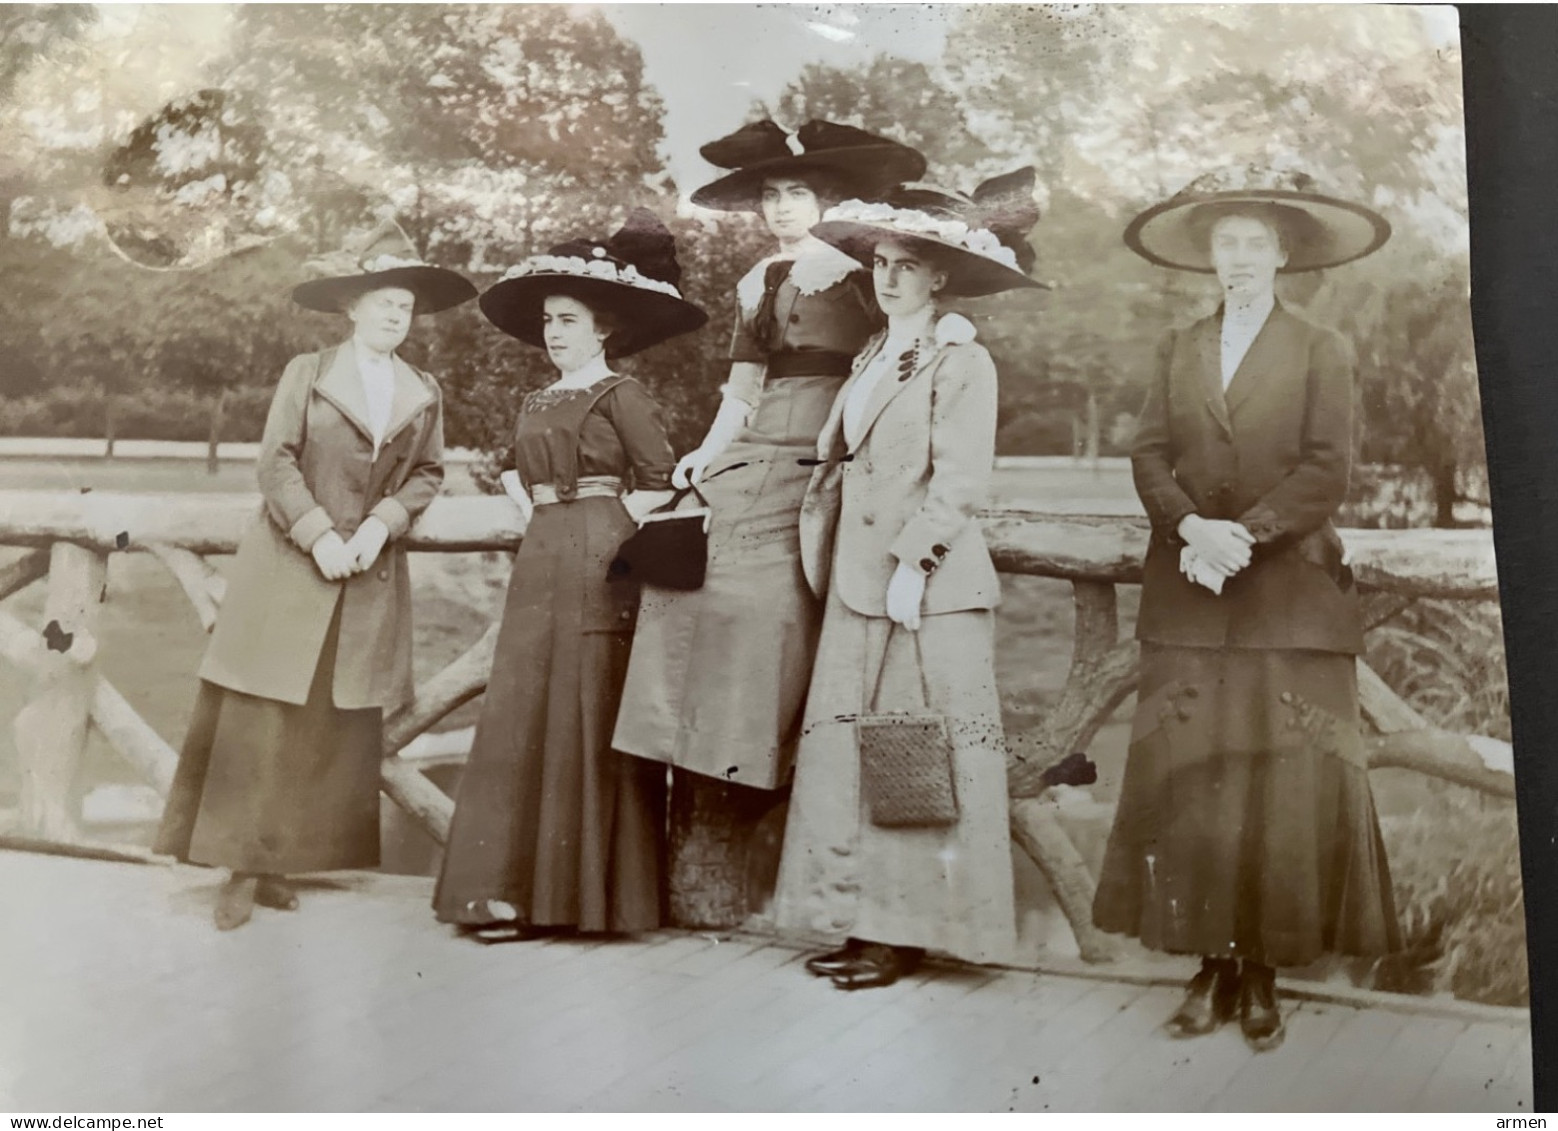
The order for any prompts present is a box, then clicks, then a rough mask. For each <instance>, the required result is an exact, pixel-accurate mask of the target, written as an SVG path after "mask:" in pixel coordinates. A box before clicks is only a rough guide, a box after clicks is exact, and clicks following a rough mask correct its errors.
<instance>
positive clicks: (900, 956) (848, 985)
mask: <svg viewBox="0 0 1558 1131" xmlns="http://www.w3.org/2000/svg"><path fill="white" fill-rule="evenodd" d="M923 957H925V952H924V951H923V950H920V949H918V948H916V947H907V946H886V945H884V944H882V943H866V944H865V945H864V946H863V947H861V949H860V953H859V954H858V955H856V957H855V960H854V961H853V962H851V963H850V964H849V965H848V966H846V967H845V968H844V969H842V970H840V971H839V972H838V973H837V974H834V975H833V984H834V985H835V986H837V987H838V988H839V989H841V990H874V989H877V988H879V987H881V986H890V985H892V984H893V983H894V982H896V981H897V980H898V979H899V978H901V977H903V976H904V975H905V974H912V973H914V972H915V971H916V970H918V969H919V967H920V959H922V958H923Z"/></svg>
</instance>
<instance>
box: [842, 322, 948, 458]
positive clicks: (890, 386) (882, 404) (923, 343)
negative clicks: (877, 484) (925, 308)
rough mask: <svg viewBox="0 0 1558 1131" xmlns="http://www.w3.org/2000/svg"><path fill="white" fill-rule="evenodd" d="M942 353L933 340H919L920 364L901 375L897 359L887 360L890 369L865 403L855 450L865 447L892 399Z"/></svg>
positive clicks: (943, 350) (936, 360) (928, 338)
mask: <svg viewBox="0 0 1558 1131" xmlns="http://www.w3.org/2000/svg"><path fill="white" fill-rule="evenodd" d="M944 352H945V347H938V346H937V345H936V344H935V340H934V339H933V338H930V337H925V338H921V339H920V363H919V365H917V366H916V367H915V368H914V370H913V372H911V373H908V374H903V375H900V374H899V372H898V364H899V363H898V359H897V358H890V359H889V364H890V368H889V369H888V371H887V372H886V373H884V374H882V378H881V380H879V381H878V382H877V383H876V388H874V389H872V390H871V399H870V400H868V401H867V402H866V411H865V415H864V416H863V417H861V419H860V442H859V443H857V444H855V445H854V446H855V447H856V448H862V447H864V446H865V442H866V440H867V438H868V437H869V436H870V435H871V429H872V428H873V427H875V426H876V421H877V418H878V417H880V416H881V415H882V411H883V410H884V409H885V408H887V406H888V405H889V404H891V403H892V401H893V398H894V397H896V396H897V395H898V394H899V393H901V392H903V390H904V389H906V388H907V387H908V386H909V383H910V382H911V381H913V380H914V379H915V378H916V377H918V376H919V375H920V374H921V373H924V372H925V371H926V370H928V369H930V368H931V367H932V366H933V365H935V364H936V363H937V362H938V361H940V360H941V355H942V354H943V353H944Z"/></svg>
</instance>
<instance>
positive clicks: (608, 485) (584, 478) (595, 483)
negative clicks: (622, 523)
mask: <svg viewBox="0 0 1558 1131" xmlns="http://www.w3.org/2000/svg"><path fill="white" fill-rule="evenodd" d="M621 494H622V480H621V479H620V478H619V477H617V476H615V475H581V476H579V485H578V486H577V487H575V488H574V489H573V490H572V491H570V490H568V489H567V488H566V487H562V488H559V487H558V486H557V485H556V484H554V483H537V484H535V485H534V486H533V487H531V488H530V501H531V502H533V503H535V505H536V506H538V507H545V506H551V505H552V504H553V503H571V502H573V501H574V500H575V499H615V498H618V497H619V496H620V495H621Z"/></svg>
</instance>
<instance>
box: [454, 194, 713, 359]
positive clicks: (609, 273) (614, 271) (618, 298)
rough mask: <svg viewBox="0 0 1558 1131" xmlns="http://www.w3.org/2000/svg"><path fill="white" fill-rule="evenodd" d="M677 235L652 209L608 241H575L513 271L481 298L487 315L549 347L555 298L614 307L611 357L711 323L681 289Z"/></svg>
mask: <svg viewBox="0 0 1558 1131" xmlns="http://www.w3.org/2000/svg"><path fill="white" fill-rule="evenodd" d="M681 277H682V269H681V267H680V265H678V264H677V262H676V240H675V237H673V236H672V235H671V233H670V231H669V230H668V229H667V228H666V226H665V225H664V224H662V223H661V222H660V221H659V219H657V218H656V216H655V215H654V213H652V212H650V211H649V210H648V209H645V208H635V209H634V210H633V211H632V212H631V213H629V215H628V218H627V222H626V223H625V224H623V225H622V227H621V228H620V229H618V231H617V233H616V234H615V235H613V236H612V237H611V238H609V239H606V240H590V239H574V240H569V241H568V242H567V243H562V244H558V245H557V246H556V247H553V248H551V249H549V250H548V251H547V253H546V254H545V255H532V256H530V257H529V258H528V259H526V260H524V261H523V262H521V263H518V264H516V265H515V266H513V267H511V268H509V270H508V271H507V272H506V273H505V274H504V276H503V278H501V279H499V280H498V281H497V282H496V283H494V284H493V285H492V286H490V287H488V288H487V289H486V290H485V291H484V292H482V296H481V312H482V313H483V314H485V315H486V316H487V320H488V321H489V322H491V323H492V324H493V325H494V326H496V327H497V328H498V329H500V330H502V331H503V332H504V333H505V334H508V335H509V336H511V337H515V338H518V339H519V340H520V341H522V342H524V343H526V344H527V345H532V346H539V347H540V348H542V349H545V348H546V341H545V338H544V337H543V331H542V326H541V315H542V310H543V307H544V306H545V303H546V297H547V296H548V295H570V296H572V297H574V298H577V299H578V300H579V301H580V302H583V303H584V304H586V305H587V306H589V307H590V308H591V309H592V310H599V311H604V312H606V313H607V314H608V315H609V316H610V317H611V318H612V319H613V320H614V321H615V322H617V323H618V326H617V328H616V329H615V331H614V332H613V333H612V335H611V337H610V338H608V339H607V341H606V353H607V355H608V356H610V357H627V356H628V355H629V354H635V353H637V352H639V351H640V350H644V349H648V348H649V347H650V346H653V345H658V344H659V343H661V342H663V341H666V340H667V339H669V338H674V337H676V336H677V335H678V334H686V333H688V332H689V331H692V330H696V329H698V328H699V327H700V326H702V325H703V324H704V323H705V322H707V321H708V320H709V316H708V315H707V314H705V313H704V312H703V310H702V309H701V308H699V307H697V306H694V305H693V304H692V303H690V302H688V301H687V300H686V299H684V298H683V297H682V292H681V291H679V290H678V289H677V284H678V283H679V282H680V281H681Z"/></svg>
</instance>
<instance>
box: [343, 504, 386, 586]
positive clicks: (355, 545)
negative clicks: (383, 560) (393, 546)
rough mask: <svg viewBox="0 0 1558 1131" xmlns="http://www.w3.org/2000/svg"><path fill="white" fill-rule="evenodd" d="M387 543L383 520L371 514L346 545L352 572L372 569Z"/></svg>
mask: <svg viewBox="0 0 1558 1131" xmlns="http://www.w3.org/2000/svg"><path fill="white" fill-rule="evenodd" d="M388 541H389V527H387V526H385V525H384V520H383V519H381V518H379V517H377V516H376V515H371V514H370V515H369V516H368V517H367V518H365V519H363V520H362V525H361V526H359V527H358V528H357V533H356V534H353V535H352V540H351V541H350V542H348V543H347V544H346V552H347V554H348V555H349V556H350V557H351V559H352V566H353V567H354V570H355V571H356V572H358V573H361V572H362V571H364V570H368V569H372V568H373V563H374V562H376V561H378V559H379V554H380V553H381V552H382V551H383V550H384V543H386V542H388Z"/></svg>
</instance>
